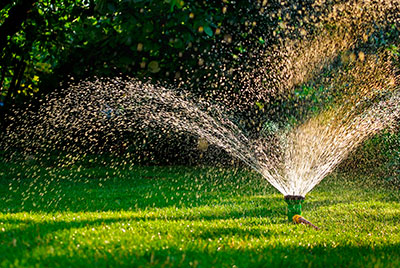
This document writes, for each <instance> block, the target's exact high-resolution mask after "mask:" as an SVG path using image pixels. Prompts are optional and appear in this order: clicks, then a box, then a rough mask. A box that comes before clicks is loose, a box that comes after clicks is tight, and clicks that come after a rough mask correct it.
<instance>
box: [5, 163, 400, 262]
mask: <svg viewBox="0 0 400 268" xmlns="http://www.w3.org/2000/svg"><path fill="white" fill-rule="evenodd" d="M0 168H1V171H0V177H1V179H0V266H3V267H27V266H28V267H29V266H47V267H93V266H96V267H106V266H112V267H119V266H127V267H139V266H141V267H151V266H156V267H171V266H172V267H188V266H193V267H271V266H276V267H308V266H309V267H357V266H359V267H399V266H400V255H399V252H400V225H399V222H400V203H399V192H398V190H396V189H394V188H393V187H390V186H389V185H386V184H385V183H384V182H379V181H378V182H377V180H376V178H375V179H373V178H363V177H362V176H359V175H357V174H338V173H336V174H333V175H331V176H329V177H328V178H327V179H326V180H325V181H324V182H323V183H322V184H320V185H319V186H317V187H316V188H315V189H314V190H313V191H312V192H311V193H310V194H309V195H308V196H307V198H306V201H305V203H304V209H303V215H304V217H306V218H307V219H309V220H310V221H312V222H313V223H314V224H316V225H317V226H320V227H321V230H320V231H315V230H313V229H311V228H308V227H306V226H303V225H294V224H288V223H287V220H286V215H285V210H286V204H285V202H284V201H283V196H282V195H281V194H279V193H278V192H277V191H276V190H274V189H273V188H272V187H270V186H269V185H268V184H267V183H266V181H264V180H263V179H262V178H260V177H259V176H257V175H255V174H253V173H250V172H248V171H245V170H233V169H223V168H215V167H214V168H189V167H136V166H134V167H131V168H122V167H120V168H111V167H107V166H100V165H99V166H92V167H87V168H83V167H82V168H70V169H66V168H55V167H48V166H47V167H39V166H38V165H36V164H35V163H34V162H32V163H28V164H26V162H25V163H24V162H20V163H14V164H12V163H1V164H0ZM373 180H375V182H373Z"/></svg>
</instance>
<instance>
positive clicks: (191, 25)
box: [0, 0, 400, 162]
mask: <svg viewBox="0 0 400 268" xmlns="http://www.w3.org/2000/svg"><path fill="white" fill-rule="evenodd" d="M314 2H315V1H312V0H309V1H287V2H281V1H252V0H238V1H228V0H223V1H196V0H186V1H183V0H123V1H120V0H67V1H60V0H3V1H1V4H0V89H1V96H0V112H1V121H0V122H1V128H2V129H5V127H6V126H7V125H9V123H10V122H9V121H7V118H9V116H10V115H13V114H14V113H15V111H16V110H18V109H25V108H26V107H30V108H29V109H31V110H33V111H35V109H37V108H38V106H39V103H40V100H43V99H44V97H45V96H46V95H48V94H49V93H51V92H53V91H55V90H56V89H57V88H59V87H60V85H65V84H67V83H70V82H71V81H79V80H82V79H86V78H91V77H94V76H98V77H113V76H126V77H135V78H138V79H142V80H149V79H150V80H152V81H154V82H156V83H160V84H165V85H173V86H174V87H175V88H177V89H178V90H185V91H190V92H191V94H193V95H195V96H201V97H205V98H208V99H209V100H212V101H217V102H223V103H225V104H227V106H234V107H237V111H236V112H237V113H238V114H239V117H241V118H244V119H246V120H245V121H244V123H243V124H244V125H245V128H247V129H256V130H260V129H262V128H270V127H271V126H272V127H274V122H279V120H280V118H278V115H281V114H283V112H282V111H284V112H285V113H286V115H285V116H288V117H291V116H292V117H298V113H299V110H298V109H297V110H296V109H290V107H296V106H302V107H303V108H304V109H305V110H307V111H311V112H313V111H314V112H315V111H317V110H318V109H320V108H321V107H322V106H323V105H325V103H326V102H327V99H329V96H327V95H326V93H327V92H326V90H325V89H324V88H323V87H315V86H314V85H315V84H312V83H309V84H304V85H299V86H298V87H297V88H295V89H294V91H293V92H291V93H290V94H288V95H285V96H280V95H279V94H271V92H269V93H268V94H262V93H260V94H254V92H255V91H254V90H248V89H249V88H259V89H263V88H267V87H273V86H274V82H273V81H272V80H273V79H271V81H264V80H263V79H261V80H260V77H263V75H265V73H264V71H265V69H266V68H267V67H268V66H265V63H263V62H262V61H260V57H261V56H260V55H262V54H263V53H265V51H268V50H269V48H270V47H273V46H274V45H277V44H279V42H280V41H281V40H282V38H293V39H296V38H301V35H300V34H299V31H300V29H306V30H307V31H308V32H310V33H312V32H313V30H314V27H315V25H317V24H318V18H319V17H323V16H324V12H328V11H329V8H330V6H329V4H327V5H326V7H325V8H324V9H315V8H314V7H313V4H314ZM337 2H340V1H331V2H329V3H331V4H332V5H333V4H335V3H337ZM395 11H396V10H394V11H393V12H391V13H390V14H388V17H387V18H381V19H382V20H387V21H395V20H394V19H393V18H392V19H390V16H392V17H393V16H395V14H396V12H395ZM310 14H312V15H313V16H312V17H314V18H315V20H314V21H311V22H310V23H308V24H307V23H306V24H304V21H305V20H303V17H304V16H310ZM310 17H311V16H310ZM283 21H284V22H285V25H286V27H288V28H290V27H292V29H293V30H292V31H290V32H288V31H283V30H282V28H281V23H282V22H283ZM300 22H301V23H300ZM300 26H301V27H302V28H301V27H300ZM328 26H329V27H334V25H333V26H332V25H327V27H328ZM288 35H290V36H288ZM398 36H399V27H398V22H397V24H396V23H381V22H379V21H377V22H376V30H375V32H374V33H373V34H371V36H370V37H369V39H368V41H367V42H363V43H360V44H358V45H357V46H358V47H356V48H353V49H355V50H357V49H360V48H365V47H369V48H371V47H372V48H385V49H387V50H390V51H391V53H392V54H393V55H397V56H398V55H399V53H400V51H399V48H398V47H397V46H396V44H397V43H396V42H394V40H397V38H398ZM325 71H326V70H325ZM257 92H264V91H263V90H257ZM268 111H272V112H268ZM285 120H286V121H287V120H288V119H287V118H285ZM143 135H146V137H150V139H149V141H148V142H147V143H146V144H140V145H137V144H136V145H132V144H134V142H132V141H129V140H128V141H127V142H126V143H123V142H122V143H120V144H111V145H110V146H109V149H110V150H111V151H114V152H121V153H125V152H127V151H134V154H137V155H140V157H141V158H142V159H147V160H146V161H149V160H148V159H153V160H154V159H159V160H160V161H161V160H164V161H166V162H171V161H172V162H174V161H175V160H176V161H177V162H185V161H186V158H187V156H193V157H192V158H195V159H197V158H198V157H199V155H202V153H201V152H199V151H198V150H197V148H196V142H197V141H196V139H194V138H193V137H187V136H185V135H182V134H179V133H175V134H174V135H173V137H172V138H171V137H168V138H165V139H162V141H160V140H159V139H157V138H151V136H148V135H147V134H143ZM158 136H159V133H155V134H154V135H153V137H158ZM382 137H384V136H382ZM393 137H397V138H398V136H393ZM122 138H123V137H122ZM135 138H138V137H135ZM137 140H141V138H140V137H139V138H138V139H137ZM151 140H153V142H151ZM393 140H395V141H393ZM382 141H384V143H385V144H389V145H387V146H389V147H390V146H392V145H391V144H394V143H393V142H396V139H393V138H392V139H383V140H382ZM187 145H189V146H187ZM212 150H213V149H212V148H211V151H212ZM215 150H217V149H215ZM217 151H218V150H217ZM148 155H150V156H148ZM154 155H157V156H154ZM211 155H214V153H211ZM138 157H139V156H138ZM171 159H172V160H171ZM176 161H175V162H176ZM189 161H190V160H189ZM390 161H392V162H393V161H395V160H393V159H392V160H390Z"/></svg>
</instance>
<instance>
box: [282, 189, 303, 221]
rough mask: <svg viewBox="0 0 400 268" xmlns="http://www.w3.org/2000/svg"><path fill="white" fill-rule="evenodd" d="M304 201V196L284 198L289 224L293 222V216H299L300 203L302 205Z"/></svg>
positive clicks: (287, 196)
mask: <svg viewBox="0 0 400 268" xmlns="http://www.w3.org/2000/svg"><path fill="white" fill-rule="evenodd" d="M304 199H305V198H304V196H301V195H286V196H285V201H286V203H287V204H288V207H287V216H288V221H289V222H293V217H294V216H295V215H301V203H303V201H304Z"/></svg>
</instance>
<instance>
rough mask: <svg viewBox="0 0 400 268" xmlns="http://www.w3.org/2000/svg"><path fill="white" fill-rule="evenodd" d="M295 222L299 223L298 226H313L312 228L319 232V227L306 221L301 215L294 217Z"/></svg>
mask: <svg viewBox="0 0 400 268" xmlns="http://www.w3.org/2000/svg"><path fill="white" fill-rule="evenodd" d="M293 222H294V223H297V224H300V223H301V224H305V225H308V226H311V227H312V228H314V229H315V230H319V228H318V227H317V226H315V225H314V224H312V223H311V222H310V221H308V220H306V219H304V218H303V217H302V216H300V215H294V216H293Z"/></svg>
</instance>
